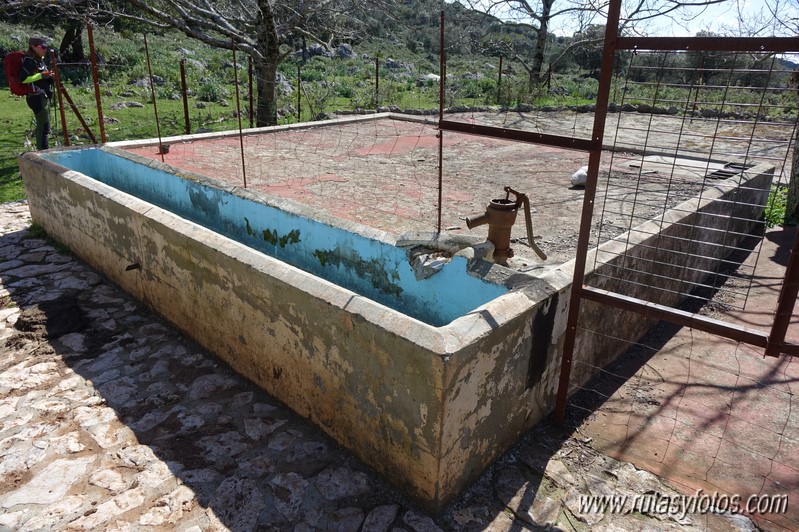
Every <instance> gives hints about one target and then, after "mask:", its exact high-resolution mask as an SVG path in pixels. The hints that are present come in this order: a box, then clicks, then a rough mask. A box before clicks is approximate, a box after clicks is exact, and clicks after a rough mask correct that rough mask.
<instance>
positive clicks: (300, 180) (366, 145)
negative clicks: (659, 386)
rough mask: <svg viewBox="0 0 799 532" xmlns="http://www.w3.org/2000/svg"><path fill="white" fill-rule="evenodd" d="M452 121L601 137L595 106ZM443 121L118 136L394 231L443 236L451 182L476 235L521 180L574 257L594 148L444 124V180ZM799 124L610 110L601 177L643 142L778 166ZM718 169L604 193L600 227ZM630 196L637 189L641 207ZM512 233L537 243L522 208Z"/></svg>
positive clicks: (181, 163)
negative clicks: (608, 152)
mask: <svg viewBox="0 0 799 532" xmlns="http://www.w3.org/2000/svg"><path fill="white" fill-rule="evenodd" d="M447 118H448V119H452V120H456V121H463V122H469V123H478V124H484V125H491V126H496V127H506V128H512V129H519V130H524V131H532V132H536V133H546V134H552V135H555V134H557V135H561V136H563V137H565V138H582V139H586V138H590V137H591V127H592V125H593V118H594V117H593V114H589V113H582V114H580V113H573V112H559V113H464V114H455V115H447ZM436 124H437V122H436V121H435V120H433V121H430V122H424V121H421V122H419V121H408V120H398V119H391V118H387V117H382V118H377V119H374V118H372V117H368V116H367V117H361V118H358V119H353V118H351V117H345V118H343V119H339V120H333V121H330V122H327V123H325V125H319V124H318V123H311V124H304V125H297V126H296V127H292V128H284V129H280V130H278V131H277V132H275V133H269V132H259V133H257V134H253V135H244V136H243V137H242V138H241V139H240V138H239V136H238V135H233V136H227V137H224V138H216V137H215V136H214V135H201V136H199V137H197V136H188V137H178V138H174V139H172V140H169V141H168V143H169V144H170V150H169V153H168V154H166V155H163V156H161V155H159V154H158V145H157V143H156V144H152V142H151V144H150V145H142V144H143V142H142V141H136V142H133V143H117V144H118V145H120V146H122V147H123V148H125V149H127V150H129V151H131V152H134V153H136V154H139V155H142V156H145V157H150V158H153V159H157V160H162V159H163V161H164V162H165V163H167V164H169V165H172V166H174V167H176V168H178V169H180V170H184V171H192V172H197V173H200V174H202V175H205V176H208V177H211V178H214V179H217V180H219V181H221V182H224V183H226V184H227V185H230V186H245V183H246V187H247V188H248V189H250V190H254V191H257V192H262V193H267V194H271V195H275V196H279V197H283V198H288V199H290V200H293V201H296V202H299V203H302V204H304V205H306V206H308V207H311V208H312V209H315V210H317V211H319V212H324V213H326V214H328V215H331V216H334V217H337V218H340V219H344V220H349V221H353V222H358V223H360V224H364V225H366V226H369V227H372V228H377V229H380V230H383V231H387V232H389V233H393V234H402V233H403V232H406V231H434V230H436V228H437V227H438V209H437V205H438V198H439V184H438V183H439V177H440V179H441V204H442V211H441V228H442V229H444V230H447V231H449V232H452V233H455V234H458V233H460V234H468V235H476V236H481V237H485V236H486V234H487V226H480V227H476V228H473V229H471V230H470V229H468V228H467V226H466V223H465V218H466V217H469V216H477V215H480V214H482V213H483V212H485V209H486V206H487V205H488V203H489V201H490V200H492V199H495V198H504V197H505V196H506V192H505V190H504V187H506V186H510V187H512V188H513V189H514V190H515V191H517V192H521V193H523V194H526V195H527V196H528V197H529V200H530V206H531V220H532V225H533V235H534V238H535V240H536V242H537V244H538V245H539V247H540V248H541V249H542V250H543V251H544V253H546V254H547V256H548V260H547V261H546V262H545V263H544V264H545V265H550V264H560V263H563V262H565V261H568V260H570V259H572V258H573V257H574V254H575V250H576V247H577V236H578V233H579V224H580V212H581V208H582V201H583V188H582V187H573V186H571V176H572V174H574V173H575V172H576V171H578V170H579V169H580V168H581V167H582V166H584V165H587V164H588V154H587V153H584V152H579V151H574V150H568V149H562V148H556V147H552V146H543V145H534V144H526V143H520V142H511V141H507V140H501V139H496V138H488V137H478V136H473V135H466V134H461V133H453V132H449V131H444V132H443V133H442V134H443V138H442V139H441V150H442V155H443V157H442V164H441V174H440V176H439V164H438V161H439V157H438V151H439V138H438V135H439V131H438V130H437V127H436ZM791 126H792V124H790V123H787V122H786V123H785V124H777V125H767V124H761V125H758V129H757V131H756V132H755V131H753V130H752V127H751V126H749V125H748V124H737V125H736V128H733V129H731V128H730V127H724V128H723V129H721V130H720V129H719V126H718V123H717V122H716V121H715V120H699V119H696V120H683V119H682V118H681V117H675V116H653V115H648V114H641V113H615V114H611V115H608V120H607V123H606V128H605V135H606V138H605V145H606V146H612V145H614V144H615V145H617V149H616V155H615V156H614V159H613V164H612V166H611V164H610V160H609V158H608V157H604V158H603V165H602V167H601V177H602V178H603V179H607V177H606V176H607V175H609V174H610V175H611V176H612V177H611V178H612V179H613V180H614V183H615V182H618V181H629V180H634V179H637V177H638V176H639V168H638V167H640V161H641V156H640V155H638V154H640V152H641V151H642V150H644V149H645V150H646V151H647V152H648V153H653V154H661V155H662V154H665V155H671V156H672V157H673V156H675V155H676V154H677V153H678V152H679V153H680V154H683V153H685V154H686V155H688V156H690V157H699V156H700V155H701V156H702V157H705V158H707V157H708V156H709V157H710V158H711V159H713V160H714V161H724V162H726V161H736V160H742V159H746V160H748V161H750V162H751V161H752V159H755V158H756V160H757V161H759V162H770V163H777V166H780V165H781V162H782V161H783V160H784V152H785V149H786V147H785V141H784V140H783V139H782V136H783V133H784V134H785V135H788V136H789V135H790V131H791V129H790V128H791ZM675 132H679V134H675ZM717 133H718V134H719V135H718V137H719V138H718V139H716V138H715V136H716V134H717ZM722 133H723V135H722ZM753 135H756V138H755V139H753V138H752V137H753ZM786 138H788V137H786ZM165 142H166V141H165ZM750 145H751V147H747V146H750ZM780 154H782V155H780ZM242 158H243V159H244V161H242ZM771 158H776V159H777V161H774V160H772V159H771ZM631 164H632V165H637V166H630V165H631ZM712 169H713V168H711V167H710V166H709V165H708V164H707V162H705V164H704V170H705V172H702V171H700V170H701V169H697V168H696V167H691V168H686V167H685V166H680V165H677V166H675V165H673V164H672V165H670V166H669V165H664V166H661V167H659V168H647V169H645V173H646V175H645V176H644V177H645V179H642V180H640V181H639V182H637V183H636V184H635V189H634V190H629V191H627V193H624V194H618V193H617V192H616V193H612V194H609V195H607V196H606V195H605V194H604V191H603V190H602V189H600V190H599V191H598V195H597V197H596V205H597V210H598V211H599V210H600V209H603V210H605V211H606V212H607V213H608V216H607V217H606V218H609V219H610V221H611V223H612V224H613V225H612V226H609V225H605V226H604V227H603V231H604V233H603V234H605V235H608V236H611V237H612V236H617V235H618V234H619V233H620V232H622V231H624V230H625V228H629V227H630V225H631V223H632V225H633V226H634V225H637V224H639V223H641V222H642V221H643V220H644V219H648V218H649V217H653V216H656V215H658V214H659V213H661V212H662V211H663V210H664V209H665V208H670V207H673V206H674V205H676V204H677V203H679V202H680V201H684V200H686V199H688V198H690V197H693V196H695V195H697V194H699V193H700V191H701V190H702V189H703V187H708V186H713V185H715V183H716V181H714V180H711V181H709V182H708V181H707V180H704V179H703V178H704V175H705V174H706V173H709V171H710V170H712ZM778 171H779V169H778ZM664 190H668V194H664ZM633 192H634V193H635V194H636V195H637V197H636V198H635V200H636V203H635V205H634V204H633V201H632V199H633V198H632V196H633ZM510 199H515V196H514V195H511V196H510ZM644 211H645V212H644ZM633 216H634V217H635V218H634V219H633ZM599 223H601V221H600V220H596V224H599ZM597 227H598V226H597ZM513 237H514V238H515V239H524V238H526V232H525V226H524V219H523V215H522V213H521V212H520V214H519V217H518V218H517V222H516V225H515V226H514V229H513ZM513 249H514V251H516V252H517V253H518V254H519V255H520V256H523V257H525V262H524V263H520V264H519V267H520V268H523V267H533V266H539V265H541V261H540V259H538V258H537V257H536V256H535V255H534V254H533V253H532V252H531V251H530V250H529V248H526V247H525V246H524V245H523V244H521V243H519V244H516V245H514V246H513Z"/></svg>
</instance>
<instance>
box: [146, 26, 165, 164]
mask: <svg viewBox="0 0 799 532" xmlns="http://www.w3.org/2000/svg"><path fill="white" fill-rule="evenodd" d="M144 56H145V57H146V58H147V74H148V75H149V76H150V97H151V98H152V99H153V111H154V113H155V130H156V132H157V133H158V155H160V156H161V162H164V145H163V143H162V142H161V124H160V123H159V122H158V105H157V104H156V103H155V85H154V84H153V69H152V67H151V66H150V47H149V46H147V34H146V33H145V34H144Z"/></svg>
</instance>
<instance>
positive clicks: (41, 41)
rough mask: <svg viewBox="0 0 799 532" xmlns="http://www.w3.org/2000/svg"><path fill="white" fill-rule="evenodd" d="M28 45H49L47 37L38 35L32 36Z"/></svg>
mask: <svg viewBox="0 0 799 532" xmlns="http://www.w3.org/2000/svg"><path fill="white" fill-rule="evenodd" d="M28 46H47V39H45V38H44V37H39V36H38V35H37V36H35V37H31V38H30V39H28Z"/></svg>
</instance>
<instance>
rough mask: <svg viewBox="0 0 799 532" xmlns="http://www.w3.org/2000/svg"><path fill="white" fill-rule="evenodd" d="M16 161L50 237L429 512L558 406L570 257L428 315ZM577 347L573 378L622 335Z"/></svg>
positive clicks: (620, 330) (612, 325) (631, 324)
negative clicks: (411, 313) (442, 322)
mask: <svg viewBox="0 0 799 532" xmlns="http://www.w3.org/2000/svg"><path fill="white" fill-rule="evenodd" d="M150 164H151V165H155V166H158V164H159V163H156V162H152V163H150ZM20 168H21V172H22V176H23V180H24V182H25V186H26V189H27V192H28V198H29V202H30V208H31V214H32V216H33V219H34V221H35V222H36V223H38V224H40V225H41V226H42V227H43V228H44V229H45V230H46V231H47V232H48V233H49V234H50V235H51V236H53V237H54V238H56V239H57V240H60V241H61V242H63V243H65V244H67V245H68V246H69V247H70V248H71V249H72V250H73V251H74V252H75V253H76V254H77V255H78V256H80V257H81V258H82V259H83V260H85V261H86V262H87V263H89V264H90V265H92V266H94V267H95V268H97V269H98V270H100V271H101V272H103V273H104V274H105V275H107V276H108V277H109V278H110V279H111V280H112V281H113V282H115V283H116V284H118V285H119V286H120V287H122V288H123V289H124V290H126V291H127V292H129V293H131V294H132V295H133V296H134V297H136V298H138V299H140V300H141V301H143V302H145V303H146V304H148V305H149V306H150V307H151V308H152V309H154V310H155V311H156V312H158V313H159V314H161V315H162V316H164V317H165V318H166V319H168V320H169V321H171V322H172V323H174V324H175V325H176V326H177V327H178V328H180V329H181V330H183V331H184V332H186V333H187V334H188V335H190V336H192V337H193V338H194V339H195V340H196V341H198V342H199V343H200V344H201V345H203V346H204V347H206V348H208V349H209V350H211V351H213V352H214V353H216V354H217V355H218V356H219V357H220V358H222V359H224V360H225V361H226V362H228V363H229V364H230V365H231V366H232V367H233V368H234V369H235V370H236V371H238V372H240V373H242V374H243V375H245V376H247V377H248V378H249V379H251V380H252V381H254V382H255V383H257V384H258V385H260V386H261V387H263V388H264V389H265V390H267V391H268V392H269V393H271V394H272V395H274V396H275V397H277V398H279V399H280V400H282V401H284V402H285V403H286V404H287V405H289V406H290V407H291V408H292V409H294V410H295V411H297V412H298V413H300V414H301V415H303V416H306V417H307V418H309V419H311V420H312V421H313V422H315V423H316V424H317V425H319V426H320V427H321V428H322V429H324V430H325V431H326V432H327V433H328V434H330V435H331V436H332V437H333V438H334V439H336V440H337V441H338V442H340V443H341V444H342V445H343V446H345V447H346V448H348V449H350V450H352V451H353V452H355V453H356V454H357V455H358V456H359V457H360V458H361V459H363V460H364V461H365V462H366V463H368V464H369V465H371V466H372V467H373V468H375V469H376V470H377V471H378V472H381V473H383V474H384V475H385V476H386V477H387V478H388V479H389V480H391V481H392V482H394V483H395V484H397V485H399V486H400V487H401V488H403V489H404V490H406V491H407V492H408V493H409V494H410V495H411V496H413V497H415V498H416V499H417V500H419V501H420V502H421V503H422V504H424V505H425V506H426V507H427V508H429V509H432V510H438V509H440V508H442V507H443V505H445V504H446V503H447V502H448V501H450V500H451V499H452V498H454V497H455V496H456V495H457V494H458V493H459V492H460V491H461V490H462V489H463V488H465V487H466V486H467V485H468V483H469V482H471V481H472V480H474V479H475V478H476V477H477V476H478V475H479V474H480V473H481V472H482V471H483V470H484V469H485V467H486V466H488V465H489V464H490V462H491V461H492V460H494V459H495V458H496V457H497V456H499V455H500V454H501V453H502V452H504V451H505V450H506V449H507V448H509V447H510V446H511V445H512V444H513V443H515V441H516V440H517V439H518V437H519V435H520V434H522V433H523V432H524V431H526V430H528V429H529V428H531V427H532V426H534V425H535V424H536V423H538V422H539V421H540V420H541V419H542V418H543V417H544V416H545V415H546V414H548V413H549V412H550V411H551V410H552V409H553V408H554V402H555V400H554V399H555V394H556V391H557V384H558V375H559V366H560V351H561V347H562V345H563V341H564V335H565V329H566V315H567V310H568V308H567V307H568V301H569V295H570V282H571V268H573V264H572V265H569V264H566V265H564V266H562V267H560V268H558V269H556V270H553V271H550V272H548V273H547V274H546V275H545V276H544V277H543V278H540V279H537V278H532V277H529V276H524V275H520V274H512V272H511V273H509V271H508V270H506V269H503V268H501V267H498V266H493V267H490V268H488V274H495V273H496V272H497V271H499V272H500V273H499V274H497V275H506V276H507V275H511V276H512V277H513V276H515V278H514V279H512V280H511V281H509V284H512V285H515V286H517V287H518V288H517V289H516V290H515V291H513V292H511V293H509V294H507V295H504V296H501V297H499V298H497V299H496V300H494V301H491V302H489V303H488V304H486V305H483V306H482V307H479V308H477V309H475V310H474V311H472V312H469V313H468V314H467V315H465V316H463V317H461V318H458V319H456V320H454V321H453V322H452V323H450V324H448V325H446V326H443V327H433V326H430V325H426V324H424V323H422V322H420V321H418V320H415V319H412V318H409V317H408V316H405V315H403V314H400V313H399V312H396V311H394V310H391V309H389V308H387V307H384V306H382V305H379V304H377V303H374V302H373V301H371V300H369V299H366V298H364V297H361V296H358V295H357V294H355V293H353V292H351V291H349V290H345V289H342V288H341V287H338V286H336V285H334V284H332V283H329V282H327V281H324V280H322V279H319V278H318V277H315V276H313V275H310V274H308V273H305V272H303V271H301V270H299V269H297V268H294V267H292V266H289V265H287V264H285V263H283V262H281V261H278V260H276V259H273V258H271V257H269V256H267V255H264V254H262V253H260V252H258V251H255V250H253V249H250V248H248V247H246V246H244V245H242V244H239V243H237V242H235V241H232V240H230V239H228V238H225V237H223V236H221V235H219V234H217V233H214V232H213V231H210V230H208V229H205V228H203V227H201V226H198V225H196V224H194V223H191V222H188V221H186V220H184V219H182V218H180V217H178V216H176V215H174V214H172V213H169V212H167V211H165V210H163V209H160V208H158V207H155V206H153V205H151V204H149V203H146V202H144V201H142V200H139V199H136V198H134V197H132V196H129V195H127V194H124V193H122V192H119V191H117V190H115V189H113V188H111V187H108V186H106V185H103V184H102V183H99V182H97V181H95V180H93V179H90V178H88V177H86V176H84V175H82V174H79V173H77V172H72V171H65V169H64V168H62V167H60V166H57V165H55V164H52V163H50V162H48V161H46V160H44V159H43V158H42V157H41V156H39V155H37V154H35V153H32V154H26V155H25V156H23V157H22V158H21V160H20ZM764 186H765V185H764ZM765 189H766V190H767V186H766V188H765ZM719 193H720V194H722V193H723V194H737V192H735V191H734V190H729V191H726V192H723V191H720V192H719ZM711 199H712V198H710V197H709V196H706V197H705V200H708V202H707V203H703V204H702V205H701V207H702V209H716V208H718V207H713V202H712V201H709V200H711ZM725 205H727V204H725ZM742 205H743V204H742ZM684 207H685V208H688V207H690V206H689V205H685V206H684ZM697 207H700V205H699V204H697ZM725 208H726V207H725ZM669 216H671V215H669ZM675 216H676V215H675ZM686 216H691V214H686V213H683V214H682V215H681V216H680V217H679V219H680V220H682V219H683V218H685V217H686ZM719 218H723V217H719ZM681 226H682V224H680V223H675V220H672V219H671V218H670V217H668V218H667V222H665V223H663V224H661V226H660V227H659V228H658V231H660V230H663V231H679V230H682V229H680V227H681ZM647 238H654V237H652V236H649V237H646V238H644V237H643V236H641V237H640V240H641V241H642V242H646V239H647ZM608 245H609V246H612V245H616V244H614V243H610V244H608ZM644 247H645V248H646V247H647V246H644ZM636 253H637V251H636ZM132 265H138V267H135V268H133V269H130V267H131V266H132ZM483 265H485V263H483ZM602 267H611V265H606V266H602ZM594 276H596V272H593V273H589V280H590V279H592V278H593V277H594ZM605 287H607V285H605ZM581 320H584V321H583V322H584V323H590V327H591V328H592V329H596V330H609V331H613V332H614V335H615V336H621V335H624V336H625V337H626V338H627V339H628V340H635V339H637V338H638V337H640V335H642V334H643V333H644V332H645V331H646V330H647V329H648V328H649V326H650V324H649V323H648V322H646V321H645V320H639V319H637V318H636V319H630V314H629V313H622V312H620V311H615V310H612V309H608V307H604V306H598V305H594V304H591V303H588V302H586V303H584V305H583V307H582V309H581ZM577 345H578V349H577V352H576V358H577V361H578V362H581V363H578V364H575V373H574V378H573V382H574V383H582V382H585V380H587V379H588V378H590V376H592V375H593V374H594V372H595V370H596V367H597V366H602V365H604V364H606V363H608V362H610V361H612V360H613V359H615V358H616V356H618V354H619V353H620V352H622V351H623V349H624V348H626V344H624V343H623V342H620V341H615V340H614V341H608V340H607V339H606V338H604V337H598V336H596V335H590V336H589V335H585V334H582V333H581V335H580V337H579V338H578V344H577Z"/></svg>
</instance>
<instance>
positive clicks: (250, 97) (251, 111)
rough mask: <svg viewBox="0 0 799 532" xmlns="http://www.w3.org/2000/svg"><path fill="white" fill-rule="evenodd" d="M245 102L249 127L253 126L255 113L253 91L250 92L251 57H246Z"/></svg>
mask: <svg viewBox="0 0 799 532" xmlns="http://www.w3.org/2000/svg"><path fill="white" fill-rule="evenodd" d="M247 101H248V103H249V105H250V108H249V111H248V113H247V114H248V116H249V119H250V127H252V126H253V118H254V117H255V111H254V106H253V91H252V56H249V55H248V56H247Z"/></svg>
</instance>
